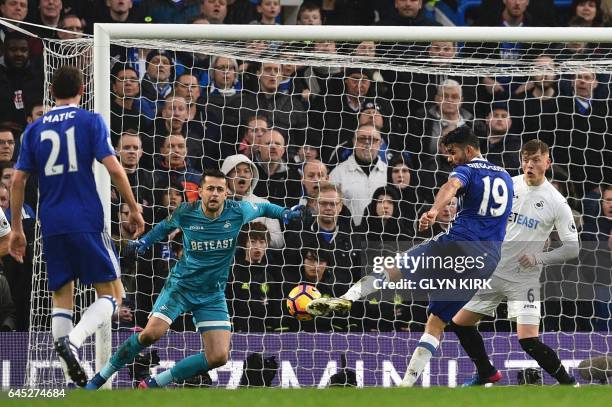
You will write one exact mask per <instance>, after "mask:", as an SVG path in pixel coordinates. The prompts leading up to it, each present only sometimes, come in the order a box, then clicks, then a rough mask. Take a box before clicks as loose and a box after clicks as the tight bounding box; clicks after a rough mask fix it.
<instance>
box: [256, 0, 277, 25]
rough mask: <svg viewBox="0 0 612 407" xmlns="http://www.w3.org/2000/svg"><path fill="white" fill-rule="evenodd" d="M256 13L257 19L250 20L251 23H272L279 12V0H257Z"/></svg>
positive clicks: (275, 22) (275, 20)
mask: <svg viewBox="0 0 612 407" xmlns="http://www.w3.org/2000/svg"><path fill="white" fill-rule="evenodd" d="M257 13H258V14H259V19H258V20H254V21H251V24H263V25H274V24H278V22H277V19H278V16H280V13H281V5H280V0H258V1H257Z"/></svg>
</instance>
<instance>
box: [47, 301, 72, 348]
mask: <svg viewBox="0 0 612 407" xmlns="http://www.w3.org/2000/svg"><path fill="white" fill-rule="evenodd" d="M70 331H72V310H70V309H66V308H53V309H52V310H51V333H52V334H53V339H54V340H57V339H59V338H61V337H64V336H67V335H68V334H69V333H70Z"/></svg>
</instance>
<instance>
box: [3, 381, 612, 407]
mask: <svg viewBox="0 0 612 407" xmlns="http://www.w3.org/2000/svg"><path fill="white" fill-rule="evenodd" d="M0 405H2V407H5V406H7V407H8V406H25V405H32V406H79V407H97V406H105V407H109V406H116V407H125V406H129V407H140V406H143V407H150V406H172V407H174V406H178V407H188V406H198V407H208V406H210V407H213V406H222V407H226V406H241V407H259V406H262V407H264V406H265V407H284V406H289V407H309V406H313V407H327V406H342V407H345V406H346V407H353V406H368V407H388V406H402V407H421V406H443V407H462V406H478V407H480V406H482V407H494V406H519V407H528V406H535V407H543V406H554V407H563V406H572V407H577V406H588V407H595V406H607V407H609V406H612V387H610V386H594V385H593V386H582V387H580V388H572V387H569V388H568V387H559V386H544V387H539V386H520V387H494V388H469V389H461V388H457V389H450V388H446V387H435V388H429V389H421V388H413V389H398V388H393V389H382V388H365V389H325V390H317V389H239V390H221V389H189V390H182V389H163V390H115V391H98V392H86V391H83V390H76V391H71V392H69V393H68V394H67V395H66V397H65V398H64V399H55V400H50V399H37V400H7V393H6V392H5V393H0Z"/></svg>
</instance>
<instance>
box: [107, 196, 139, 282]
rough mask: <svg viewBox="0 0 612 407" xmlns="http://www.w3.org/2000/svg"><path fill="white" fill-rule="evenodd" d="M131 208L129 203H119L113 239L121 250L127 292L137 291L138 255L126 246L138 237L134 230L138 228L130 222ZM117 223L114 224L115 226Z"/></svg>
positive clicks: (122, 276)
mask: <svg viewBox="0 0 612 407" xmlns="http://www.w3.org/2000/svg"><path fill="white" fill-rule="evenodd" d="M129 217H130V208H129V206H128V205H127V204H125V203H122V204H120V205H119V216H118V221H119V222H118V227H117V231H116V232H115V233H113V236H112V239H113V241H114V242H115V247H117V251H118V252H119V266H120V267H121V282H122V283H123V288H124V289H125V292H126V293H130V294H134V293H136V290H137V287H136V274H137V272H138V270H137V267H136V256H135V255H134V254H133V253H130V252H128V251H127V250H126V246H127V244H128V242H129V241H130V240H131V239H134V238H136V236H134V232H135V231H136V228H135V227H134V225H133V224H132V223H131V222H129ZM114 226H115V225H113V227H114Z"/></svg>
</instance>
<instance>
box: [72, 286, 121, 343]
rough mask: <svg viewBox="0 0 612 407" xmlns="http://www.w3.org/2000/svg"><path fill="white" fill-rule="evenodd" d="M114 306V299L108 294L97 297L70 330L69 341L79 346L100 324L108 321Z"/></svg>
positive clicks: (115, 304)
mask: <svg viewBox="0 0 612 407" xmlns="http://www.w3.org/2000/svg"><path fill="white" fill-rule="evenodd" d="M116 306H117V303H116V302H115V299H114V298H113V297H112V296H110V295H103V296H102V297H100V298H98V299H97V300H96V301H95V302H94V303H93V304H91V305H90V306H89V308H87V311H85V313H84V314H83V316H82V317H81V320H80V321H79V323H78V324H77V326H75V327H74V329H73V330H72V332H70V342H72V343H73V344H74V346H76V347H77V348H80V347H81V345H83V342H84V341H85V339H87V338H88V337H89V336H91V335H93V334H94V332H96V330H97V329H98V328H99V327H100V326H101V325H102V324H104V323H107V322H110V320H111V317H112V316H113V313H114V312H115V307H116Z"/></svg>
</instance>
